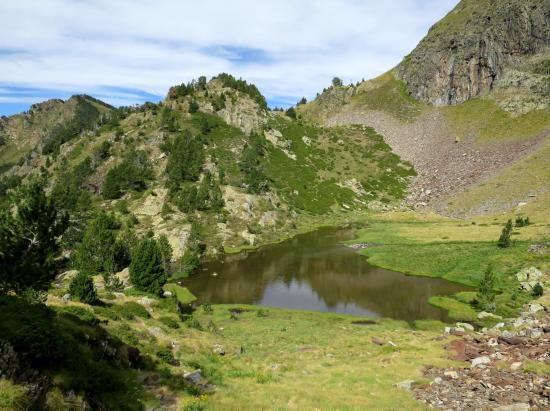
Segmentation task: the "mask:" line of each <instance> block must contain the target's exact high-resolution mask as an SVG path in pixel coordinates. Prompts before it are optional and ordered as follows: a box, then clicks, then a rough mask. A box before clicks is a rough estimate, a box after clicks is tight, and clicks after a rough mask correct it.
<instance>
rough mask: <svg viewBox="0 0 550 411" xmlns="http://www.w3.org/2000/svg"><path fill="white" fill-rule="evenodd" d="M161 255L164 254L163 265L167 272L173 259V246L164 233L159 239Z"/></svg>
mask: <svg viewBox="0 0 550 411" xmlns="http://www.w3.org/2000/svg"><path fill="white" fill-rule="evenodd" d="M158 246H159V249H160V255H161V256H162V266H163V268H164V271H166V272H167V273H168V272H169V271H170V262H171V261H172V252H173V250H172V246H171V245H170V243H169V242H168V238H166V236H165V235H164V234H163V235H161V236H160V237H159V239H158Z"/></svg>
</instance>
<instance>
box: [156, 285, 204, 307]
mask: <svg viewBox="0 0 550 411" xmlns="http://www.w3.org/2000/svg"><path fill="white" fill-rule="evenodd" d="M163 288H164V291H170V292H171V293H172V294H173V295H174V296H175V297H176V299H177V300H178V302H179V303H180V304H191V303H192V302H194V301H196V300H197V297H195V296H194V295H193V294H192V293H191V291H189V290H188V289H187V288H185V287H182V286H181V285H178V284H175V283H169V284H166V285H165V286H164V287H163Z"/></svg>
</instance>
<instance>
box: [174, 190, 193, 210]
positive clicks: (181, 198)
mask: <svg viewBox="0 0 550 411" xmlns="http://www.w3.org/2000/svg"><path fill="white" fill-rule="evenodd" d="M173 198H174V202H175V203H176V205H177V206H178V208H179V209H180V210H181V211H183V212H184V213H190V212H192V211H195V210H196V209H197V187H195V185H194V184H192V183H186V184H183V185H182V186H181V187H180V190H179V191H178V192H177V194H175V195H174V196H173Z"/></svg>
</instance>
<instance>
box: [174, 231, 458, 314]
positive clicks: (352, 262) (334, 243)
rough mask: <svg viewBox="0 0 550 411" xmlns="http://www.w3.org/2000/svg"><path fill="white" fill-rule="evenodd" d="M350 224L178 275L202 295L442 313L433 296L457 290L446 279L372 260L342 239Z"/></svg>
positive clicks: (360, 310) (355, 310) (344, 309)
mask: <svg viewBox="0 0 550 411" xmlns="http://www.w3.org/2000/svg"><path fill="white" fill-rule="evenodd" d="M352 237H353V232H352V230H349V229H334V228H326V229H321V230H318V231H315V232H312V233H308V234H304V235H300V236H297V237H295V238H293V239H291V240H288V241H285V242H283V243H280V244H275V245H270V246H266V247H263V248H261V249H259V250H257V251H252V252H248V253H241V254H237V255H230V256H225V257H224V258H223V259H222V260H218V261H212V262H209V263H206V264H205V265H204V266H203V270H202V271H199V274H197V275H195V276H193V277H192V278H190V279H187V280H185V281H184V285H185V286H187V287H188V288H189V289H190V290H191V292H193V293H194V294H195V295H196V296H197V297H198V298H199V300H200V301H202V302H204V301H208V302H211V303H232V304H257V305H262V306H271V307H284V308H296V309H306V310H317V311H333V312H339V313H350V314H358V315H368V316H382V317H391V318H396V319H402V320H407V321H412V320H415V319H438V320H447V317H446V315H445V312H444V311H442V310H440V309H437V308H435V307H432V306H431V305H429V304H428V302H427V300H428V298H429V297H430V296H432V295H445V294H452V293H455V292H458V291H462V290H464V289H465V288H464V287H463V286H461V285H458V284H455V283H451V282H448V281H445V280H440V279H432V278H422V277H408V276H405V275H403V274H400V273H396V272H393V271H388V270H384V269H381V268H376V267H372V266H370V265H369V264H368V263H367V261H366V259H365V257H362V256H360V255H359V254H357V253H356V252H355V251H353V250H351V249H350V248H348V247H345V246H343V245H341V243H340V242H341V241H343V240H346V239H351V238H352Z"/></svg>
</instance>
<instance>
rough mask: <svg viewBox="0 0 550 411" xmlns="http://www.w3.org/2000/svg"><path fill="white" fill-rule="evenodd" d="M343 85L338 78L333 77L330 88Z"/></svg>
mask: <svg viewBox="0 0 550 411" xmlns="http://www.w3.org/2000/svg"><path fill="white" fill-rule="evenodd" d="M343 85H344V83H343V82H342V79H341V78H340V77H334V78H333V79H332V87H342V86H343Z"/></svg>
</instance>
